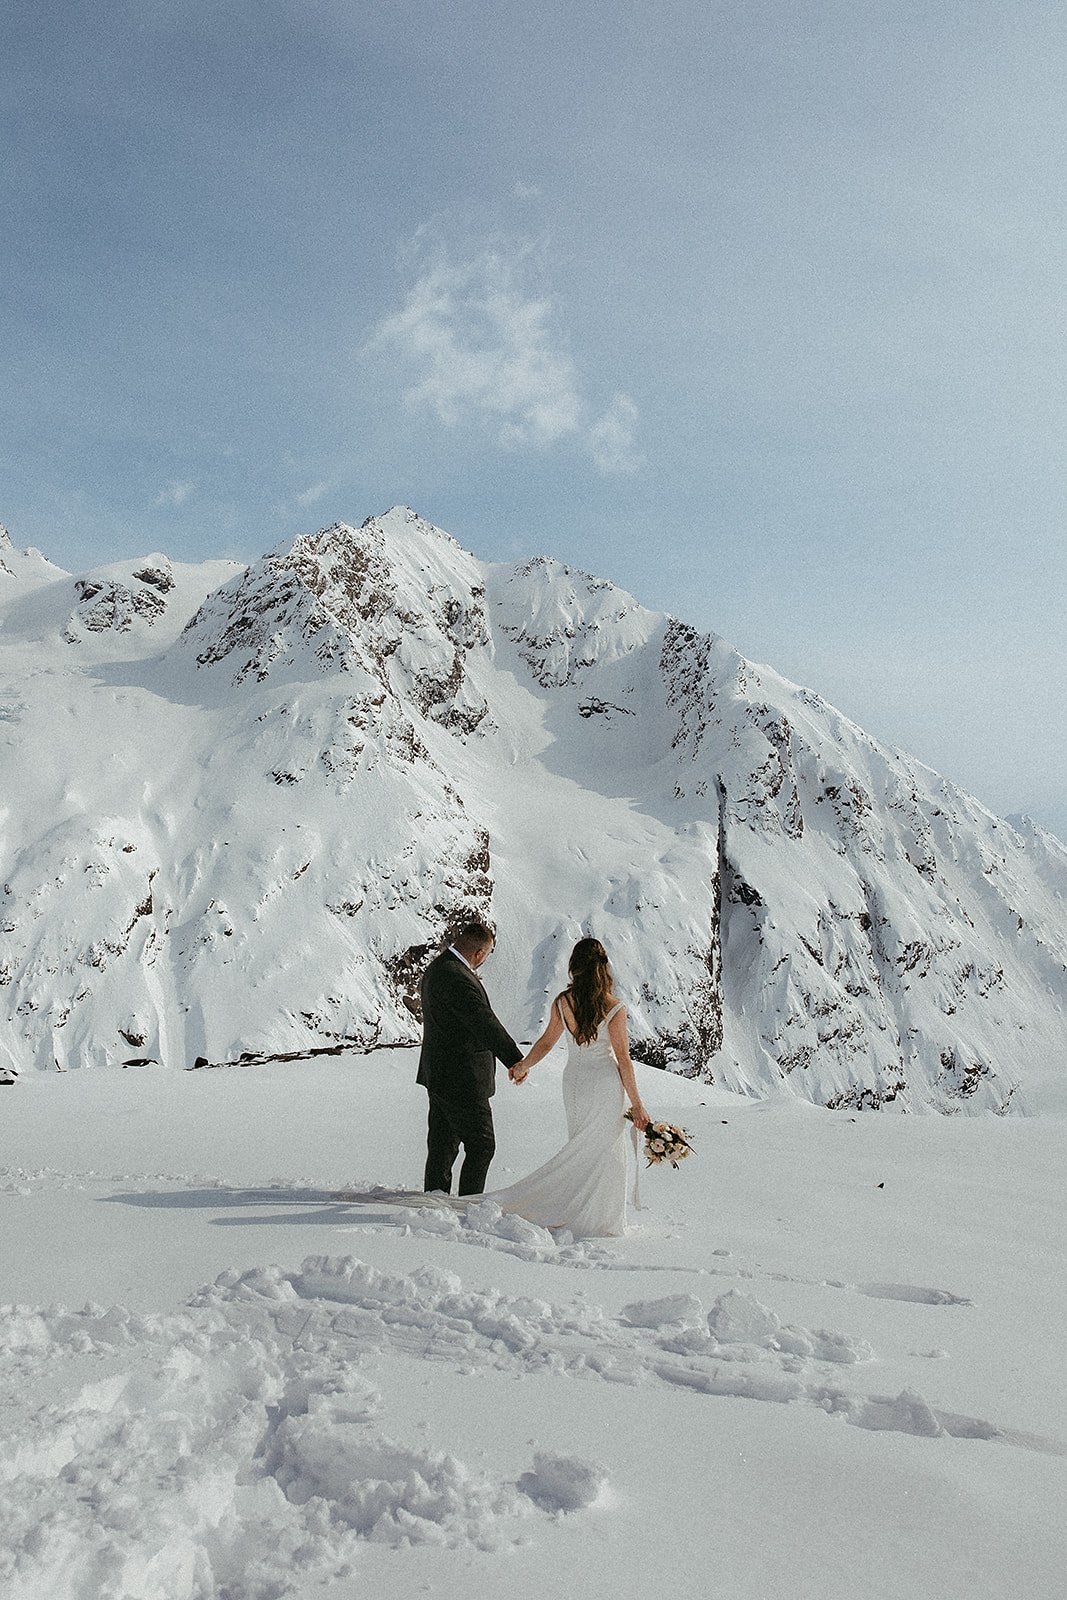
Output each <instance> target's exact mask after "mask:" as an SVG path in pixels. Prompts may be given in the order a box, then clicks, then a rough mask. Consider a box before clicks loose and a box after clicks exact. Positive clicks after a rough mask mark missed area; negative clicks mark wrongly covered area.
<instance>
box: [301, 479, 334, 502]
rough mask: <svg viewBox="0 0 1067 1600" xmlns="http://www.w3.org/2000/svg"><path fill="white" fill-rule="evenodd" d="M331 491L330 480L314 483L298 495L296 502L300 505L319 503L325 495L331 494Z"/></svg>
mask: <svg viewBox="0 0 1067 1600" xmlns="http://www.w3.org/2000/svg"><path fill="white" fill-rule="evenodd" d="M329 492H330V485H329V483H328V482H325V481H324V482H322V483H313V484H312V485H311V487H310V488H308V489H305V490H304V491H303V492H302V493H301V494H298V495H297V496H296V503H297V505H298V506H305V507H306V506H314V505H318V503H319V501H320V500H321V499H322V497H323V495H324V494H329Z"/></svg>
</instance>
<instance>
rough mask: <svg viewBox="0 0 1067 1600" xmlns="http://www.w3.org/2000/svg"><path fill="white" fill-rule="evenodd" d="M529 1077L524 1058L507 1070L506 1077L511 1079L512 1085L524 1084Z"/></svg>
mask: <svg viewBox="0 0 1067 1600" xmlns="http://www.w3.org/2000/svg"><path fill="white" fill-rule="evenodd" d="M529 1076H530V1069H529V1067H528V1066H527V1065H526V1057H525V1056H523V1058H522V1060H521V1061H516V1063H515V1065H514V1066H513V1067H509V1068H508V1077H509V1078H510V1079H511V1081H512V1083H525V1082H526V1080H527V1078H528V1077H529Z"/></svg>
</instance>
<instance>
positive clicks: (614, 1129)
mask: <svg viewBox="0 0 1067 1600" xmlns="http://www.w3.org/2000/svg"><path fill="white" fill-rule="evenodd" d="M568 970H569V973H570V980H571V981H570V987H569V988H567V989H565V990H564V991H563V993H562V994H561V995H558V996H557V998H556V1000H555V1001H554V1002H553V1005H552V1010H551V1013H550V1014H549V1019H548V1024H547V1026H546V1027H545V1031H544V1033H542V1035H541V1037H540V1038H539V1039H538V1041H537V1043H536V1044H535V1045H533V1047H532V1048H531V1049H530V1051H529V1053H528V1054H527V1055H525V1056H524V1057H523V1059H522V1060H521V1061H520V1062H518V1063H517V1065H516V1066H514V1067H512V1068H511V1069H510V1076H511V1078H512V1080H513V1082H515V1083H522V1082H523V1081H524V1080H525V1078H526V1077H527V1076H528V1075H529V1072H530V1068H531V1067H533V1066H536V1064H537V1062H538V1061H540V1060H541V1059H542V1057H544V1056H546V1055H547V1054H548V1052H549V1051H550V1050H551V1049H552V1046H553V1045H554V1044H555V1043H556V1042H557V1040H558V1039H559V1038H560V1037H561V1036H562V1034H563V1032H564V1031H566V1033H567V1035H568V1051H569V1053H568V1056H567V1065H566V1066H565V1068H564V1069H563V1105H564V1109H565V1111H566V1113H567V1133H568V1136H569V1137H568V1139H567V1143H566V1144H565V1145H564V1146H563V1149H562V1150H560V1151H559V1152H558V1154H556V1155H554V1156H553V1157H552V1159H551V1160H550V1161H546V1162H545V1164H544V1166H542V1167H538V1168H537V1170H536V1172H531V1173H530V1175H529V1176H528V1177H526V1178H522V1179H520V1180H519V1182H518V1183H513V1184H511V1185H510V1187H509V1188H507V1189H498V1190H496V1191H495V1192H494V1193H492V1194H489V1195H487V1196H486V1199H488V1200H495V1201H496V1203H497V1205H499V1206H500V1207H501V1208H502V1209H503V1210H504V1211H512V1212H515V1213H517V1214H518V1215H519V1216H522V1217H525V1218H526V1219H527V1220H528V1221H530V1222H536V1223H539V1224H540V1225H541V1226H542V1227H544V1228H568V1229H569V1230H570V1232H571V1233H572V1235H573V1236H574V1237H575V1238H576V1239H581V1238H599V1237H602V1236H605V1235H609V1234H620V1233H625V1231H626V1147H627V1137H626V1135H627V1131H628V1130H627V1127H626V1119H625V1117H624V1116H623V1111H624V1109H625V1105H626V1100H627V1099H629V1102H630V1106H631V1108H632V1115H633V1122H634V1126H635V1127H636V1128H638V1129H639V1130H643V1129H644V1128H646V1127H647V1126H648V1120H649V1119H648V1113H647V1111H646V1110H645V1108H644V1106H643V1105H642V1103H641V1096H640V1094H639V1093H638V1089H637V1082H636V1080H635V1077H634V1069H633V1063H632V1062H631V1060H630V1047H629V1043H628V1040H627V1033H626V1007H625V1006H624V1005H623V1003H622V1001H621V1000H620V999H619V998H618V996H617V995H616V994H614V992H613V987H614V980H613V978H612V975H611V968H610V966H609V965H608V958H607V953H606V951H605V949H604V946H603V945H602V944H601V943H600V940H599V939H579V941H578V943H577V944H576V945H575V947H574V949H573V951H572V952H571V958H570V962H569V963H568Z"/></svg>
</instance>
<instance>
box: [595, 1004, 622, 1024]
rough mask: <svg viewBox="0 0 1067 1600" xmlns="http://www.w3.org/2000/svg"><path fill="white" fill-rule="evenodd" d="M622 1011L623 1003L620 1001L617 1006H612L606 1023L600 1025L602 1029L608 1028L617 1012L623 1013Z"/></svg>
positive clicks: (605, 1020) (605, 1019)
mask: <svg viewBox="0 0 1067 1600" xmlns="http://www.w3.org/2000/svg"><path fill="white" fill-rule="evenodd" d="M621 1010H622V1001H621V1000H619V1001H617V1002H616V1004H615V1005H613V1006H612V1008H611V1010H610V1011H609V1012H608V1014H607V1016H606V1017H605V1018H604V1021H603V1022H602V1023H601V1024H600V1026H601V1027H602V1028H604V1027H606V1026H607V1024H608V1023H609V1022H610V1021H611V1019H612V1017H613V1016H614V1015H615V1013H616V1011H621Z"/></svg>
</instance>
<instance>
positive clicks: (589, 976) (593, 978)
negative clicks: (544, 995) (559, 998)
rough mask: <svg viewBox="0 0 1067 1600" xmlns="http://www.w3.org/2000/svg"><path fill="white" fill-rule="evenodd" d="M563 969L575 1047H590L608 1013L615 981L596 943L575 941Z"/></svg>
mask: <svg viewBox="0 0 1067 1600" xmlns="http://www.w3.org/2000/svg"><path fill="white" fill-rule="evenodd" d="M567 970H568V971H569V973H570V976H571V986H570V989H569V990H568V991H567V993H568V995H569V997H570V1002H571V1010H572V1011H573V1012H574V1037H575V1038H576V1039H577V1041H578V1043H579V1044H591V1043H592V1041H593V1040H594V1039H595V1038H596V1032H597V1029H598V1028H599V1027H600V1024H601V1023H602V1022H603V1020H604V1018H605V1017H606V1016H607V1014H608V1012H609V1011H610V1010H611V1004H610V1002H611V992H612V987H613V984H614V981H615V980H614V979H613V978H612V976H611V968H610V967H609V966H608V953H607V951H606V950H605V949H604V946H603V945H602V944H601V942H600V940H599V939H579V940H578V943H577V944H576V945H575V947H574V949H573V950H572V951H571V958H570V961H569V962H568V963H567Z"/></svg>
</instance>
